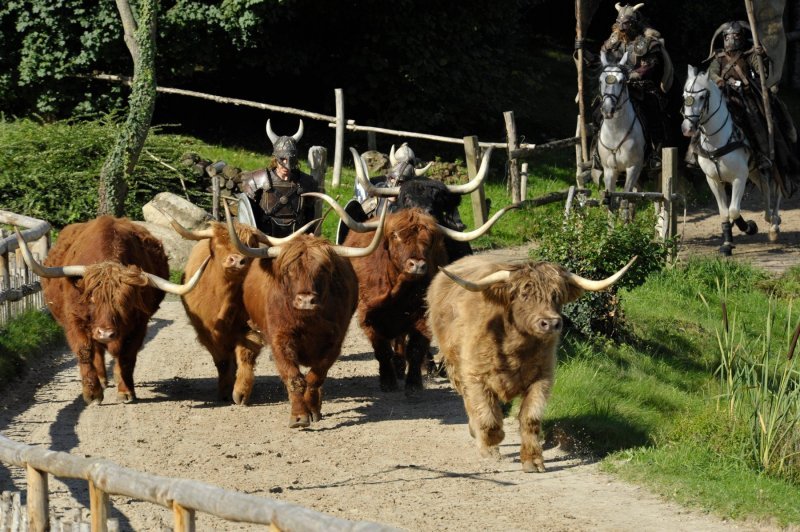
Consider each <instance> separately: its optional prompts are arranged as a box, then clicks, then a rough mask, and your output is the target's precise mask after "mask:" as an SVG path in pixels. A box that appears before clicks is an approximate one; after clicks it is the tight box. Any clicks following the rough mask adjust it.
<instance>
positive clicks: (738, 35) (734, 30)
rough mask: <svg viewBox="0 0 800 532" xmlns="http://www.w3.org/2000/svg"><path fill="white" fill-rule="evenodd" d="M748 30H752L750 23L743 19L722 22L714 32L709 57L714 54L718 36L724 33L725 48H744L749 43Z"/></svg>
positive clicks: (727, 50)
mask: <svg viewBox="0 0 800 532" xmlns="http://www.w3.org/2000/svg"><path fill="white" fill-rule="evenodd" d="M746 31H747V32H749V31H750V24H748V23H747V22H745V21H743V20H732V21H729V22H725V23H723V24H721V25H720V26H719V28H717V30H716V31H715V32H714V36H713V37H711V47H710V50H709V55H708V59H711V58H712V57H713V56H714V48H715V46H714V44H715V43H716V41H717V37H719V36H720V34H722V41H723V48H724V50H725V51H726V52H736V51H740V50H744V49H745V47H746V46H747V45H748V38H747V34H746V33H745V32H746ZM708 59H706V60H708Z"/></svg>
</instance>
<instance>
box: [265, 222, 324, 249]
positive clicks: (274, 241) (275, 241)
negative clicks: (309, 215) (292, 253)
mask: <svg viewBox="0 0 800 532" xmlns="http://www.w3.org/2000/svg"><path fill="white" fill-rule="evenodd" d="M320 220H322V218H314V219H313V220H311V221H310V222H308V223H307V224H305V225H304V226H303V227H301V228H300V229H298V230H297V231H295V232H294V233H292V234H291V235H289V236H269V235H268V234H266V233H264V232H262V231H259V233H261V234H260V235H257V236H256V238H258V241H259V242H264V243H265V244H269V245H270V246H280V245H283V244H286V243H287V242H289V241H291V240H293V239H295V238H297V237H298V236H300V235H302V234H303V233H305V232H306V231H308V230H309V229H310V228H311V227H312V226H313V225H314V224H316V223H317V222H319V221H320ZM262 237H263V238H262Z"/></svg>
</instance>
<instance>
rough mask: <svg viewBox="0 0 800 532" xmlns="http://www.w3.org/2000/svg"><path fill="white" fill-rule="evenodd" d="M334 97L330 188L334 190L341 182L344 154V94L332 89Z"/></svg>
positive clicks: (339, 90) (340, 90)
mask: <svg viewBox="0 0 800 532" xmlns="http://www.w3.org/2000/svg"><path fill="white" fill-rule="evenodd" d="M334 94H335V95H336V146H335V147H334V150H333V179H332V180H331V186H332V187H333V188H336V187H338V186H339V183H340V182H341V180H342V154H343V153H344V129H345V120H344V94H343V93H342V89H334Z"/></svg>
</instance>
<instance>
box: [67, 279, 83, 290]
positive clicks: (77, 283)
mask: <svg viewBox="0 0 800 532" xmlns="http://www.w3.org/2000/svg"><path fill="white" fill-rule="evenodd" d="M69 282H71V283H72V286H74V287H75V289H76V290H77V291H79V292H83V287H84V282H83V277H70V278H69Z"/></svg>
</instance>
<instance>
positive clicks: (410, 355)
mask: <svg viewBox="0 0 800 532" xmlns="http://www.w3.org/2000/svg"><path fill="white" fill-rule="evenodd" d="M424 332H427V331H424ZM424 332H423V331H420V330H418V329H415V330H412V331H411V333H410V334H409V338H408V350H407V352H406V360H407V361H408V373H407V374H406V392H409V391H411V392H413V391H415V390H421V389H422V364H423V362H425V361H426V359H427V357H428V352H429V351H430V347H431V341H430V338H429V337H427V336H426V335H425V334H424Z"/></svg>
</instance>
